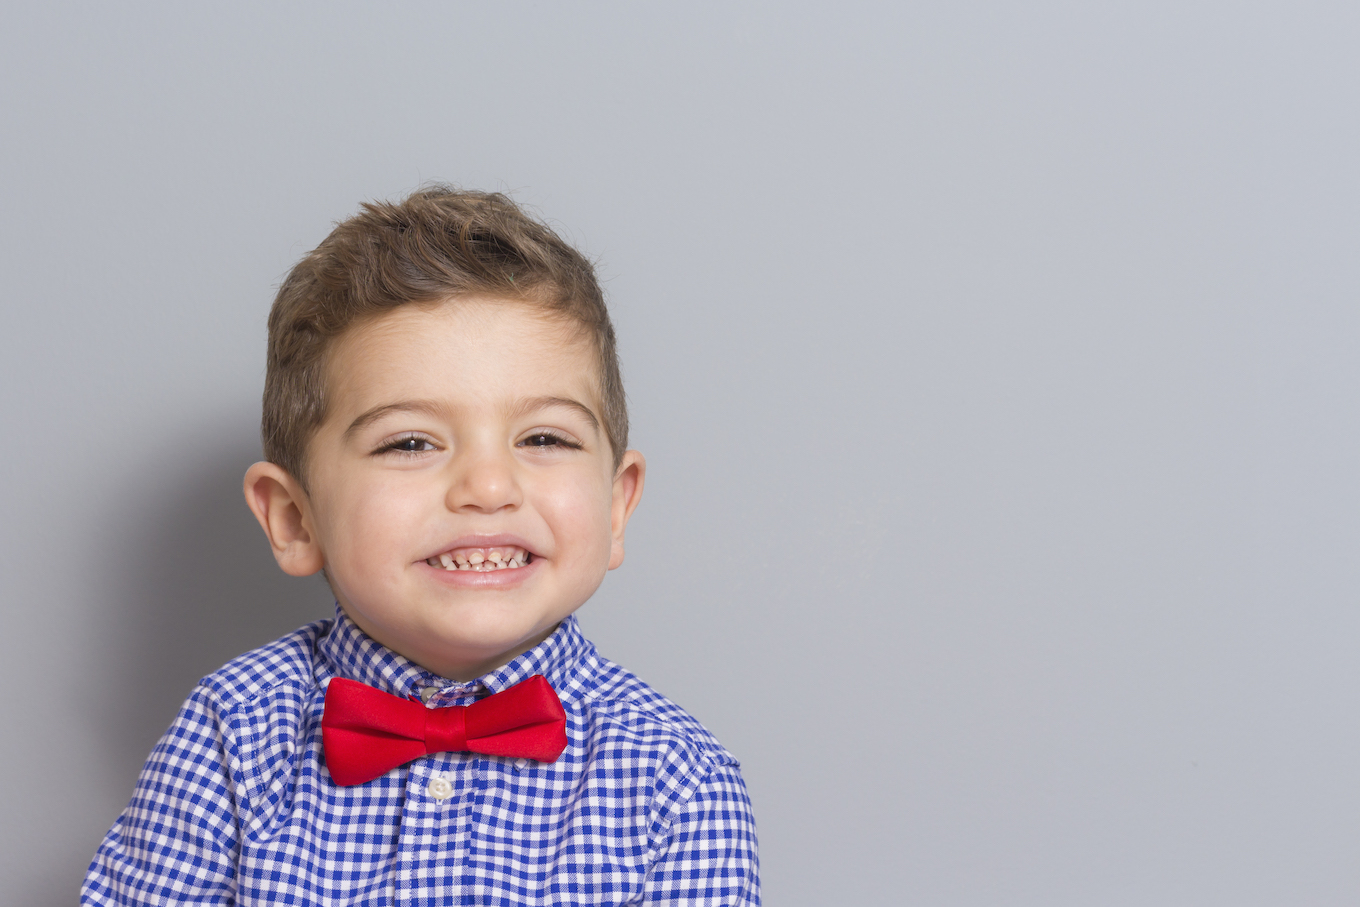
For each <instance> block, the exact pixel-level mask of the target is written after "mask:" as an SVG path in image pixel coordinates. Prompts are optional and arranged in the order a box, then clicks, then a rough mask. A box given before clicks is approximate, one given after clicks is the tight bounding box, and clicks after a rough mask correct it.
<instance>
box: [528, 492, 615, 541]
mask: <svg viewBox="0 0 1360 907" xmlns="http://www.w3.org/2000/svg"><path fill="white" fill-rule="evenodd" d="M609 491H610V489H609V487H608V486H607V485H605V484H604V483H603V482H601V481H600V480H599V479H598V478H596V477H594V476H588V475H581V476H573V477H571V479H570V481H561V482H555V483H553V484H552V485H551V486H548V487H545V488H544V489H543V490H542V492H541V494H540V495H538V496H537V497H538V501H539V505H538V506H539V512H540V513H542V514H543V518H544V520H545V521H547V523H548V525H549V527H550V528H551V529H552V531H553V536H554V538H555V540H556V542H557V545H558V547H559V549H561V550H562V551H563V552H564V553H565V552H566V550H567V549H572V550H573V551H574V552H575V553H576V554H577V555H578V556H580V557H583V558H590V559H593V557H594V555H597V554H598V553H599V552H601V551H603V552H608V550H609V519H610V510H609V504H610V498H609Z"/></svg>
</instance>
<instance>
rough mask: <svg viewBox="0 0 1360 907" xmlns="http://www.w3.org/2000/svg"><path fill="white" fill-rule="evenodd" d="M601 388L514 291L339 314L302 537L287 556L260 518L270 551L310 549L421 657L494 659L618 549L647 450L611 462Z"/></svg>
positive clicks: (474, 663) (351, 608)
mask: <svg viewBox="0 0 1360 907" xmlns="http://www.w3.org/2000/svg"><path fill="white" fill-rule="evenodd" d="M598 387H599V378H598V366H597V365H596V360H595V354H594V352H593V350H592V349H591V346H590V345H589V342H588V341H587V340H585V339H582V338H580V337H578V336H577V334H576V332H575V330H574V328H573V327H571V326H564V325H563V324H562V323H561V322H560V321H552V320H546V319H545V318H544V317H543V316H542V315H541V314H540V313H538V312H537V311H535V310H534V309H532V308H529V307H528V306H526V305H524V304H519V303H513V302H508V303H507V302H500V301H496V300H484V299H461V300H456V301H453V302H449V303H444V304H440V305H434V306H424V305H408V306H403V307H402V308H399V309H396V310H394V311H393V312H392V313H390V314H387V315H384V316H382V317H381V318H379V319H378V320H376V321H373V322H369V323H365V324H362V325H360V326H357V327H356V328H353V329H351V330H350V331H349V332H348V333H347V334H345V335H344V336H343V337H341V338H340V340H339V341H338V342H337V344H336V346H335V347H334V348H333V349H332V351H331V355H330V358H329V360H328V363H327V391H328V399H327V407H328V414H327V417H326V420H325V422H323V423H322V425H321V427H320V428H319V429H318V430H317V433H316V435H315V436H314V437H313V439H312V441H311V443H310V445H309V447H308V456H307V463H308V470H307V477H308V485H309V486H310V491H309V492H308V493H302V492H301V491H300V489H295V490H294V491H292V492H291V495H292V496H293V497H295V498H297V501H296V514H295V517H294V520H293V522H294V523H295V524H296V526H295V527H294V529H295V532H296V533H297V534H298V535H299V537H300V538H301V537H305V539H304V542H303V543H301V544H300V543H298V542H296V541H294V542H292V543H290V544H292V548H291V552H292V553H291V554H285V553H284V552H282V551H281V547H280V543H279V541H278V540H275V539H274V536H275V532H273V531H271V530H270V528H269V526H268V525H267V518H266V517H263V516H262V517H261V522H262V523H266V531H269V532H270V535H271V540H274V541H275V553H276V555H278V556H279V560H280V564H281V565H283V566H284V569H286V570H289V572H312V571H314V570H315V568H316V566H317V565H318V561H317V560H316V559H317V558H319V564H324V566H325V569H326V572H327V575H328V577H329V579H330V582H331V586H332V588H333V589H334V591H335V594H336V597H337V598H338V599H339V602H340V605H341V607H343V608H344V609H345V612H346V613H347V614H348V615H349V616H350V617H351V618H352V619H353V620H354V622H355V623H356V624H358V625H359V627H360V628H361V629H363V630H364V632H366V633H367V634H368V635H369V636H371V637H372V638H374V639H375V640H377V641H378V642H380V643H382V644H384V645H386V646H387V647H388V648H390V649H392V650H394V651H396V652H399V653H401V654H402V655H405V656H406V657H408V658H410V659H411V660H413V661H415V662H417V663H418V664H420V665H422V666H424V667H425V668H427V669H429V670H431V671H434V672H436V673H438V674H440V675H442V676H445V677H449V678H451V679H458V680H466V679H471V678H472V677H475V676H477V675H479V674H481V673H484V672H485V671H487V670H491V669H493V668H496V667H499V666H500V665H502V664H504V663H505V662H506V661H509V660H510V659H511V658H513V657H514V656H516V655H518V654H519V653H521V652H524V651H526V650H528V649H529V648H532V647H533V646H534V645H536V644H537V643H538V642H540V641H542V640H543V639H545V638H546V637H547V636H548V635H549V634H551V632H552V631H553V629H554V628H555V627H556V626H557V624H558V623H559V622H560V621H561V620H562V619H563V618H565V617H566V616H567V615H569V614H571V613H572V612H573V611H575V610H576V609H577V608H578V607H580V606H581V605H582V604H583V603H584V602H585V601H586V599H587V598H589V597H590V596H591V594H592V593H594V591H595V590H596V588H597V587H598V586H599V584H600V581H601V580H602V579H603V578H604V574H605V572H606V570H610V569H613V568H614V567H617V566H618V565H619V564H620V563H621V562H622V560H623V531H624V526H625V525H626V523H627V520H628V517H629V515H630V514H631V513H632V510H633V507H634V506H636V504H637V500H638V497H639V496H640V494H641V491H642V477H643V470H644V463H643V460H642V457H641V455H639V454H638V453H637V452H636V451H628V452H627V453H626V454H625V455H624V458H623V463H622V465H621V466H620V468H619V471H618V473H617V474H616V473H615V471H614V469H613V461H612V452H611V450H610V447H609V441H608V438H607V436H606V435H605V433H604V429H603V424H602V415H601V408H600V401H599V392H598ZM268 465H269V464H257V465H256V466H255V467H252V470H257V469H259V468H260V467H267V466H268ZM274 469H275V470H277V467H274ZM277 471H278V473H279V475H280V476H281V477H282V478H278V477H276V478H275V481H278V482H280V483H281V486H282V487H284V489H285V490H287V488H286V486H287V485H288V481H287V479H288V477H287V474H286V473H282V471H281V470H277ZM257 478H258V477H257ZM294 484H295V483H294ZM255 488H256V489H257V490H256V491H255V492H254V493H255V495H256V497H257V498H258V496H259V494H260V492H259V490H258V489H259V485H258V484H257V485H256V486H255ZM251 489H252V485H251V476H250V474H247V498H250V497H251V495H252V491H251ZM276 497H277V493H276ZM252 507H253V508H255V509H256V513H257V516H259V515H260V506H257V502H256V501H252ZM280 521H281V522H280V524H282V523H283V522H286V520H283V518H282V517H280ZM285 534H286V533H285ZM299 544H300V546H299ZM308 546H310V548H309V547H308ZM309 553H310V555H309ZM307 556H311V557H312V558H313V560H312V561H308V560H307ZM290 557H291V558H292V560H291V562H286V561H287V560H288V558H290ZM299 557H301V560H299ZM290 563H291V566H292V567H295V568H298V569H290ZM299 565H301V566H300V567H299ZM309 566H310V567H311V570H307V569H306V568H307V567H309ZM450 566H451V567H452V569H450Z"/></svg>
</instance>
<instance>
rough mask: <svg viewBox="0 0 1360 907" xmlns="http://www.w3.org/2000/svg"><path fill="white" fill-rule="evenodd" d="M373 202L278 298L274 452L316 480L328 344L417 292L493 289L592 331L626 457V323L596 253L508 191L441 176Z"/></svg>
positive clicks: (266, 420)
mask: <svg viewBox="0 0 1360 907" xmlns="http://www.w3.org/2000/svg"><path fill="white" fill-rule="evenodd" d="M362 209H363V210H362V212H361V213H360V214H358V215H356V216H354V217H352V218H350V219H349V220H347V221H344V222H343V223H341V224H339V225H337V226H336V228H335V229H334V230H333V231H331V234H330V235H329V236H327V237H326V239H325V240H323V241H322V243H321V245H319V246H317V247H316V249H315V250H313V251H312V252H311V253H310V254H309V255H307V256H306V257H305V258H303V259H302V260H301V261H300V262H298V263H297V264H296V265H295V266H294V267H293V270H292V271H291V272H289V274H288V277H287V279H286V280H284V282H283V285H282V286H281V287H280V288H279V293H278V296H277V297H276V298H275V300H274V307H273V309H272V311H271V312H270V313H269V351H268V357H267V365H266V370H265V389H264V410H263V415H262V418H261V425H260V429H261V435H262V440H263V442H264V456H265V459H266V460H268V461H270V462H271V463H277V464H278V465H279V466H281V467H283V468H284V469H286V470H287V471H288V472H289V474H291V475H292V476H294V477H295V478H297V479H298V481H299V482H301V483H302V484H303V486H304V487H306V483H307V468H306V463H307V444H308V441H309V440H310V439H311V436H312V433H313V432H315V431H316V429H317V428H318V427H319V426H320V425H321V423H322V421H324V420H325V418H326V404H327V386H326V382H325V380H324V372H325V367H326V360H327V353H328V352H329V351H330V349H331V348H332V346H333V345H334V344H335V341H336V340H337V339H338V338H339V337H340V336H342V335H343V334H345V333H346V332H347V331H348V330H350V328H352V327H353V326H355V325H357V324H361V323H363V322H365V321H370V320H373V319H376V318H378V317H380V316H382V315H383V314H385V313H387V312H390V311H392V310H393V309H396V308H398V307H400V306H404V305H410V304H412V303H434V302H442V301H445V300H449V299H460V298H468V297H473V296H482V297H493V298H497V299H504V300H507V301H509V300H517V301H521V302H524V303H526V304H527V305H529V306H531V307H533V308H535V309H537V310H539V311H540V312H542V313H543V314H544V315H552V316H556V317H558V318H559V319H560V320H561V323H562V324H564V325H573V326H574V327H575V328H576V329H577V330H578V331H580V332H581V335H582V336H583V337H585V338H587V339H588V340H589V341H590V343H591V345H592V349H593V351H594V353H595V355H596V356H597V357H598V361H599V376H600V389H599V397H600V406H601V407H602V410H603V413H602V415H603V417H604V429H605V431H606V433H607V434H608V437H609V443H610V448H611V451H612V453H613V456H614V461H615V465H616V466H617V464H618V462H619V459H620V458H621V457H622V455H623V451H624V450H626V449H627V447H628V409H627V403H626V400H625V397H624V392H623V378H622V376H621V375H620V373H619V360H618V354H617V352H616V350H615V341H614V326H613V324H612V323H611V322H610V320H609V311H608V309H606V308H605V304H604V293H603V292H602V291H601V289H600V285H599V282H598V281H597V280H596V279H595V269H594V268H593V267H592V266H591V264H590V262H589V261H587V260H586V259H585V258H584V257H583V256H582V255H581V253H579V252H577V251H576V250H575V249H574V248H572V247H571V246H570V245H568V244H567V243H566V242H563V240H562V239H561V237H559V236H558V235H557V234H556V233H554V232H553V231H552V230H551V229H549V228H548V227H547V226H545V225H544V224H541V223H539V222H538V221H536V220H534V219H533V218H531V217H529V216H528V215H527V214H525V212H524V211H523V210H521V209H520V208H519V207H518V206H517V205H516V204H515V203H514V202H512V201H510V199H508V198H506V197H505V196H504V195H501V194H500V193H489V192H475V191H465V190H455V189H452V188H450V187H447V186H439V185H435V186H429V187H427V188H425V189H422V190H420V191H418V192H415V193H414V194H412V195H411V196H410V197H408V198H407V199H406V200H405V201H403V202H401V203H399V204H391V203H386V202H380V203H366V204H364V205H363V206H362Z"/></svg>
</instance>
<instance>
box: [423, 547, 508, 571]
mask: <svg viewBox="0 0 1360 907" xmlns="http://www.w3.org/2000/svg"><path fill="white" fill-rule="evenodd" d="M529 560H530V557H529V552H527V551H525V550H524V549H523V548H514V547H505V548H455V549H453V550H452V551H445V552H444V553H443V554H440V555H438V556H436V557H432V558H429V559H428V560H426V561H425V563H427V564H429V565H430V566H431V567H443V568H444V569H445V570H476V571H478V572H479V573H486V572H488V571H491V570H505V569H509V568H514V567H523V566H524V565H525V564H527V563H529Z"/></svg>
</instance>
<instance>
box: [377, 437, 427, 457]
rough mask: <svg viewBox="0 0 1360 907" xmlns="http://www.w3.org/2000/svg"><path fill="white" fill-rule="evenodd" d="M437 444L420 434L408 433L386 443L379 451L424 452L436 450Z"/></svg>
mask: <svg viewBox="0 0 1360 907" xmlns="http://www.w3.org/2000/svg"><path fill="white" fill-rule="evenodd" d="M434 449H435V446H434V445H433V444H431V443H430V442H429V440H427V439H425V438H422V437H420V436H419V435H408V436H407V437H405V438H397V439H396V440H395V441H393V442H391V443H390V444H385V445H383V447H382V448H381V449H380V450H379V451H378V452H379V453H424V452H425V451H427V450H434Z"/></svg>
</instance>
